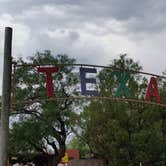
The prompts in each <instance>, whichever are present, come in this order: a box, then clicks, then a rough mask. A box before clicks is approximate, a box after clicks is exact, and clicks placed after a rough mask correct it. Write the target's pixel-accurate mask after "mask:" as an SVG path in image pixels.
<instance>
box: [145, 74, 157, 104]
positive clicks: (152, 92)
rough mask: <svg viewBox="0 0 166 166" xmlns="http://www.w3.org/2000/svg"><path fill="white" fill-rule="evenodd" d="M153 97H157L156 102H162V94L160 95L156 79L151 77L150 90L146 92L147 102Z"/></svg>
mask: <svg viewBox="0 0 166 166" xmlns="http://www.w3.org/2000/svg"><path fill="white" fill-rule="evenodd" d="M151 96H152V97H155V100H156V102H157V103H159V102H160V94H159V91H158V87H157V82H156V78H154V77H151V79H150V83H149V85H148V90H147V92H146V97H145V99H146V100H147V101H149V100H150V97H151Z"/></svg>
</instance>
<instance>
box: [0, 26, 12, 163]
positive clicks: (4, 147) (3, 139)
mask: <svg viewBox="0 0 166 166" xmlns="http://www.w3.org/2000/svg"><path fill="white" fill-rule="evenodd" d="M11 53H12V28H10V27H6V28H5V40H4V64H3V65H4V66H3V81H2V110H1V126H0V166H7V165H8V145H9V112H10V98H11V74H12V56H11Z"/></svg>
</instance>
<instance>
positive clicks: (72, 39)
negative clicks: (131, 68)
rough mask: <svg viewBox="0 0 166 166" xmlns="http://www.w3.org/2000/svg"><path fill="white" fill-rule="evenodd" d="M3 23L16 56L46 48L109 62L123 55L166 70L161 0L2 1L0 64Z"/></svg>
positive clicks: (79, 59)
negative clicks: (8, 28)
mask: <svg viewBox="0 0 166 166" xmlns="http://www.w3.org/2000/svg"><path fill="white" fill-rule="evenodd" d="M5 26H11V27H12V28H13V56H14V57H19V56H23V57H27V56H32V55H34V54H35V52H36V51H42V50H45V49H47V50H48V49H49V50H52V52H53V53H54V54H55V55H56V54H60V53H64V54H68V55H69V56H70V57H73V58H76V59H77V62H78V63H89V64H99V65H108V64H109V63H110V61H111V60H112V59H113V58H116V57H117V56H118V55H119V54H121V53H127V54H128V55H129V57H131V58H133V59H134V60H135V61H139V62H140V64H141V65H142V66H143V68H144V70H145V71H147V72H152V73H157V74H161V73H162V72H163V71H164V70H165V69H166V55H165V54H166V1H165V0H0V27H1V28H0V30H1V31H0V54H1V60H0V64H1V66H2V59H3V38H4V27H5ZM1 68H2V67H1ZM0 74H1V75H2V72H1V73H0Z"/></svg>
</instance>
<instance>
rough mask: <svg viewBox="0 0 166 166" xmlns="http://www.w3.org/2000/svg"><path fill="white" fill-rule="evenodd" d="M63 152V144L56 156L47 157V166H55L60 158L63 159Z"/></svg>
mask: <svg viewBox="0 0 166 166" xmlns="http://www.w3.org/2000/svg"><path fill="white" fill-rule="evenodd" d="M65 151H66V147H65V144H64V145H60V150H59V152H58V154H55V155H51V156H50V157H49V159H48V166H57V165H58V164H59V163H60V161H61V159H62V157H64V155H65Z"/></svg>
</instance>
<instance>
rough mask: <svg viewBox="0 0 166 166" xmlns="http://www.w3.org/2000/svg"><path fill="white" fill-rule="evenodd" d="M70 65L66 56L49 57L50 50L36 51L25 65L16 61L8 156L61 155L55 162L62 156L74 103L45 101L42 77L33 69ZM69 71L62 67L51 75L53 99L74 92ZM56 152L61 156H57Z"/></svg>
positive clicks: (70, 68)
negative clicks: (14, 120) (14, 104)
mask: <svg viewBox="0 0 166 166" xmlns="http://www.w3.org/2000/svg"><path fill="white" fill-rule="evenodd" d="M74 62H75V60H74V59H71V58H69V57H68V56H66V55H57V56H53V55H52V54H51V52H50V51H45V52H44V53H40V52H37V53H36V54H35V56H34V57H30V58H29V61H28V62H25V61H24V60H22V59H19V60H18V61H17V65H19V66H17V68H16V71H15V96H14V97H15V98H14V101H16V102H17V103H18V104H17V105H16V106H15V107H14V108H13V112H11V116H12V117H13V116H15V114H16V117H15V119H16V122H15V123H14V124H13V126H12V129H11V131H10V135H11V137H10V143H11V148H10V153H13V154H18V153H21V154H25V153H39V152H40V153H41V152H42V153H50V152H51V153H54V154H55V156H58V155H61V156H59V159H60V158H61V157H62V156H63V155H64V147H65V141H66V138H67V135H68V133H70V132H71V126H72V125H73V124H74V117H75V113H74V111H73V110H74V109H73V105H74V102H73V101H70V100H68V99H63V100H52V101H48V100H46V99H48V97H47V91H46V83H45V74H44V73H38V72H37V66H42V65H46V64H47V65H49V66H51V65H52V66H56V64H72V63H74ZM28 64H31V65H28ZM73 69H74V68H73V66H62V67H61V68H60V72H58V73H55V74H52V77H53V84H54V91H55V96H56V97H66V98H67V97H69V96H72V95H75V94H76V93H77V92H76V90H77V86H76V84H77V82H78V81H77V78H76V76H75V75H74V73H73V72H72V70H73ZM36 99H37V100H36ZM23 101H28V102H25V103H24V102H23ZM32 101H34V102H32ZM59 150H60V151H62V152H63V153H62V154H59V153H60V152H59Z"/></svg>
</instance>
